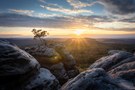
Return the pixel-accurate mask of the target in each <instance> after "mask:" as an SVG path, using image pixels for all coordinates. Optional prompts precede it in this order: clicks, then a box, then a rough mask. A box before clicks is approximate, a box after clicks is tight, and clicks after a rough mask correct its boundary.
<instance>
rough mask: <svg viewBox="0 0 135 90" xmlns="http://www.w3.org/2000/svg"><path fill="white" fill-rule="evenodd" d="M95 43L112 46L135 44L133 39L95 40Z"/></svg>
mask: <svg viewBox="0 0 135 90" xmlns="http://www.w3.org/2000/svg"><path fill="white" fill-rule="evenodd" d="M97 41H99V42H102V43H114V44H135V39H97Z"/></svg>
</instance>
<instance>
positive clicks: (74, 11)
mask: <svg viewBox="0 0 135 90" xmlns="http://www.w3.org/2000/svg"><path fill="white" fill-rule="evenodd" d="M40 6H41V7H42V8H44V9H46V10H49V11H54V12H60V13H64V14H70V15H71V14H80V13H89V14H91V13H93V12H92V11H90V10H85V9H78V10H77V9H67V8H64V7H61V6H58V5H57V4H54V5H53V4H51V5H48V6H46V5H40Z"/></svg>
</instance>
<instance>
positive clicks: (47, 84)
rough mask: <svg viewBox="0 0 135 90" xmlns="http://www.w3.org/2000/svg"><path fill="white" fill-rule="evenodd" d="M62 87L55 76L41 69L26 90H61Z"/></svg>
mask: <svg viewBox="0 0 135 90" xmlns="http://www.w3.org/2000/svg"><path fill="white" fill-rule="evenodd" d="M59 88H60V85H59V82H58V80H57V79H56V78H55V76H54V75H53V74H52V73H51V72H50V71H49V70H47V69H44V68H41V69H40V70H39V72H38V74H36V75H35V76H33V77H32V78H31V80H30V82H29V83H28V84H27V86H26V87H25V90H59Z"/></svg>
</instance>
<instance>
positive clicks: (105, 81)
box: [61, 68, 126, 90]
mask: <svg viewBox="0 0 135 90" xmlns="http://www.w3.org/2000/svg"><path fill="white" fill-rule="evenodd" d="M61 90H126V88H124V87H121V86H120V85H119V84H118V82H117V81H115V80H114V79H112V78H111V77H110V76H109V75H108V74H107V73H106V72H105V71H104V70H103V69H101V68H97V69H92V70H87V71H84V72H82V73H81V74H79V75H78V76H77V77H75V78H74V79H72V80H70V81H68V82H67V83H66V84H65V85H63V86H62V88H61Z"/></svg>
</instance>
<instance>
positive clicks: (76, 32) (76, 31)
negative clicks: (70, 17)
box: [74, 30, 84, 36]
mask: <svg viewBox="0 0 135 90" xmlns="http://www.w3.org/2000/svg"><path fill="white" fill-rule="evenodd" d="M83 32H84V30H75V31H74V33H75V34H76V35H77V36H80V35H82V34H83Z"/></svg>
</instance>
